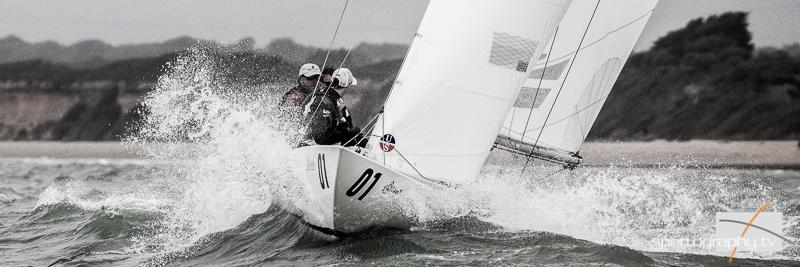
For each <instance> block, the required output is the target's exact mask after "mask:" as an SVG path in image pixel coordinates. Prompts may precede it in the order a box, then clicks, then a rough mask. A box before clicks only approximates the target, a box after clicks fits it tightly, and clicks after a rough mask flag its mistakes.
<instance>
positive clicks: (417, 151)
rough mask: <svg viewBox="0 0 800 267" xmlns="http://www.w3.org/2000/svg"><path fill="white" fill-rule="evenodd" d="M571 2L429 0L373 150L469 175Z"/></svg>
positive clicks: (409, 165) (441, 173)
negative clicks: (531, 65) (382, 142)
mask: <svg viewBox="0 0 800 267" xmlns="http://www.w3.org/2000/svg"><path fill="white" fill-rule="evenodd" d="M568 5H569V0H538V1H537V0H526V1H515V0H481V1H444V0H433V1H431V2H430V4H429V5H428V9H427V10H426V13H425V16H424V17H423V20H422V23H421V25H420V28H419V30H418V31H417V34H416V36H415V38H414V41H413V43H412V45H411V47H410V48H409V52H408V55H407V56H406V59H405V61H404V63H403V67H402V68H401V71H400V73H399V74H398V77H397V80H396V82H395V84H394V86H393V88H392V91H391V94H390V95H389V97H388V99H387V102H386V104H385V107H384V113H383V115H382V117H381V118H379V120H378V122H377V123H376V125H375V128H374V130H373V131H372V135H373V136H374V137H373V138H372V140H371V142H370V146H369V147H368V149H369V151H370V153H371V155H372V156H373V157H374V158H375V159H376V160H378V161H381V162H383V163H384V164H385V165H387V166H389V167H391V168H395V169H398V170H400V171H402V172H405V173H407V174H410V175H414V176H422V177H425V178H429V179H436V180H441V181H445V182H448V183H464V182H468V181H470V180H473V179H474V178H475V177H476V176H477V174H478V172H479V171H480V168H481V167H482V165H483V162H484V160H485V159H486V156H487V155H488V152H489V150H490V149H491V147H492V144H493V142H494V140H495V137H496V136H497V134H498V132H499V131H500V128H501V127H502V124H503V120H504V118H505V116H506V114H507V113H508V111H509V109H510V108H511V105H512V104H513V103H514V101H515V99H516V96H517V93H518V92H519V89H520V88H521V86H522V84H523V82H524V81H525V79H526V78H527V77H528V75H530V72H531V68H529V67H528V66H529V65H530V64H531V63H532V62H533V61H535V60H536V59H538V57H539V56H540V53H541V52H542V51H543V48H544V46H545V44H547V43H548V42H549V41H550V38H552V35H553V32H554V30H555V28H556V25H558V23H559V22H560V21H561V18H562V17H563V15H564V13H565V12H566V7H567V6H568ZM384 136H385V138H381V137H384ZM377 139H384V140H388V141H390V142H389V143H393V144H388V143H384V145H381V144H380V143H379V142H380V141H378V140H377Z"/></svg>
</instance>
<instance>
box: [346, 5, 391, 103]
mask: <svg viewBox="0 0 800 267" xmlns="http://www.w3.org/2000/svg"><path fill="white" fill-rule="evenodd" d="M380 2H381V0H376V1H375V4H374V5H372V9H370V10H369V13H367V17H366V18H365V19H364V21H362V22H361V27H359V29H358V33H356V38H354V39H353V40H355V41H356V42H358V40H361V34H362V33H364V29H365V28H366V27H367V22H369V20H370V19H371V18H372V14H373V13H374V12H375V8H376V7H378V3H380ZM356 45H358V44H357V43H354V44H353V45H351V46H350V49H348V50H347V53H345V54H344V58H343V59H342V63H341V64H339V68H340V69H341V68H342V66H344V62H345V61H346V60H347V57H349V56H350V52H352V51H353V49H355V48H356ZM347 89H348V88H344V92H342V95H341V96H342V98H344V95H345V94H347V92H350V90H347Z"/></svg>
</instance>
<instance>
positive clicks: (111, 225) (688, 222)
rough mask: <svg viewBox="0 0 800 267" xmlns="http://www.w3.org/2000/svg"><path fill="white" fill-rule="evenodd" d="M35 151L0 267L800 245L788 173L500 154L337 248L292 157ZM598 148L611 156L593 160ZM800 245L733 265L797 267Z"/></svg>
mask: <svg viewBox="0 0 800 267" xmlns="http://www.w3.org/2000/svg"><path fill="white" fill-rule="evenodd" d="M664 143H669V142H664ZM658 144H659V146H664V144H661V143H658ZM726 144H727V143H726ZM39 145H41V144H36V143H28V144H9V143H3V144H0V147H2V148H3V149H4V150H5V149H7V148H9V147H16V148H17V149H18V151H22V152H20V153H23V152H24V153H29V154H16V155H17V156H18V157H13V156H14V155H11V156H9V155H8V154H3V156H4V158H2V159H0V255H2V257H0V266H48V265H56V266H78V265H114V266H142V265H145V266H173V265H186V266H196V265H209V266H221V265H223V266H248V265H294V266H297V265H300V266H307V265H329V264H368V265H373V264H374V265H404V266H406V265H431V264H433V265H440V264H445V265H462V264H470V265H558V266H563V265H568V266H569V265H575V266H584V265H622V266H643V265H644V266H648V265H649V266H676V265H677V266H695V265H728V263H727V260H728V259H727V252H721V251H718V250H716V249H715V248H708V247H703V246H694V245H691V243H677V242H665V241H675V240H705V239H710V238H713V237H714V223H715V219H714V218H715V217H714V216H715V213H716V212H724V211H740V212H754V211H755V210H757V209H758V208H759V207H760V206H761V205H762V204H763V203H765V202H768V203H769V208H768V210H767V211H776V212H781V213H783V214H784V221H785V222H784V229H783V234H784V235H785V236H786V238H787V239H788V240H793V241H796V240H798V239H799V238H800V222H799V219H800V171H797V170H791V169H783V168H774V167H773V168H765V167H760V168H756V167H752V168H750V167H748V168H732V167H703V166H701V165H702V164H694V165H691V164H670V162H671V161H670V160H673V159H674V157H673V159H671V158H669V157H667V158H666V159H663V160H662V163H660V164H650V165H648V166H639V165H637V164H631V162H629V161H621V162H618V163H619V164H595V165H589V164H587V166H584V167H580V168H578V169H576V170H573V171H566V170H564V171H562V170H560V169H559V168H558V167H557V166H551V165H547V164H539V163H535V164H533V165H532V166H530V167H529V168H528V169H527V171H526V172H525V173H524V174H521V173H520V171H521V166H520V165H519V164H518V161H520V160H522V159H524V158H519V157H515V156H513V155H507V154H498V153H494V154H493V155H492V157H491V159H490V160H489V162H488V163H487V165H486V166H484V171H483V172H482V174H481V175H480V177H479V178H478V180H477V181H475V182H474V183H472V184H468V185H464V186H462V187H459V188H457V189H453V190H452V191H450V192H441V195H439V196H437V197H438V198H439V199H441V201H440V203H418V205H417V206H416V207H408V208H407V209H408V210H407V212H414V213H415V214H416V215H417V216H418V218H419V223H418V226H417V227H414V228H412V229H379V228H377V229H372V230H369V231H365V232H362V233H358V234H355V235H351V236H346V237H333V236H329V235H325V234H323V233H320V232H318V231H316V230H314V229H312V228H310V227H309V226H307V225H306V224H305V223H304V222H303V221H302V220H301V219H299V218H298V217H297V216H295V215H292V214H293V213H292V212H291V211H292V210H293V209H295V208H297V207H298V205H296V203H300V202H302V200H301V199H297V198H296V196H295V195H294V194H293V192H294V191H292V190H293V189H292V188H293V186H296V184H297V181H298V178H297V177H295V176H294V174H293V173H292V172H291V171H287V170H285V169H284V165H286V164H285V163H286V158H281V157H278V156H273V157H269V156H265V157H266V158H263V160H257V161H234V162H230V161H226V160H225V159H226V158H227V159H230V156H229V155H226V154H223V155H221V157H204V158H202V159H187V160H153V159H148V160H144V159H136V158H135V153H132V152H126V151H125V150H124V149H121V150H116V149H117V148H118V147H117V146H118V145H115V144H113V143H106V144H88V146H84V145H80V146H76V147H79V148H75V150H72V151H69V150H63V148H64V146H67V147H69V146H72V145H74V144H69V143H67V144H60V145H52V146H50V145H48V146H44V147H41V148H30V147H31V146H39ZM723 145H725V144H723ZM740 145H741V144H740ZM749 145H751V146H752V145H758V144H757V143H755V144H749ZM25 146H28V148H25ZM592 146H593V145H591V144H589V146H587V148H588V147H592ZM603 146H610V147H613V144H602V145H595V148H597V149H600V148H602V147H603ZM640 146H641V145H640ZM644 146H645V147H646V145H644ZM746 146H748V144H746V145H745V147H746ZM109 147H111V148H110V149H111V151H109ZM115 147H117V148H115ZM665 147H668V148H669V147H672V146H665ZM790 148H792V149H796V148H795V147H790ZM36 149H41V151H44V152H42V153H45V154H42V155H35V153H40V152H41V151H40V152H32V151H35V150H36ZM80 149H85V150H86V151H83V152H81V153H79V154H78V155H76V154H69V153H77V152H79V151H77V150H80ZM103 149H106V150H105V151H102V150H103ZM605 149H608V148H607V147H606V148H605ZM626 149H630V148H622V149H618V150H615V149H609V150H607V151H606V152H604V153H600V154H607V153H612V152H615V151H616V152H617V153H622V154H625V153H631V152H629V151H630V150H626ZM662 149H667V148H662ZM669 149H672V148H669ZM684 149H685V147H684ZM48 150H49V151H50V152H47V151H48ZM631 150H633V149H631ZM708 150H709V148H708V147H703V146H699V147H697V148H696V150H695V151H696V152H697V154H702V153H705V152H703V151H706V152H707V151H708ZM5 151H6V152H3V153H9V152H8V150H5ZM53 151H55V152H53ZM59 151H61V152H59ZM120 151H122V152H120ZM596 151H597V150H596ZM651 151H652V150H651ZM684 151H685V150H684ZM787 151H789V150H787ZM48 153H49V155H56V156H53V157H42V156H46V155H48ZM58 153H66V154H58ZM125 153H128V154H125ZM242 153H244V152H242ZM593 153H598V152H593ZM643 153H644V152H643ZM647 153H650V152H647ZM741 153H744V154H747V153H755V152H752V151H751V152H741ZM786 153H790V152H786ZM244 154H247V153H244ZM589 154H590V153H589V152H588V151H587V154H586V161H587V162H591V161H592V160H597V159H595V158H592V157H590V156H588V155H589ZM697 154H694V155H697ZM755 154H758V153H755ZM767 154H769V153H767ZM58 155H62V156H58ZM625 155H635V154H625ZM643 155H644V154H643ZM682 155H683V154H682ZM729 155H730V154H729ZM76 156H81V157H82V158H76ZM608 157H610V156H608ZM608 157H606V158H608ZM648 157H649V156H648ZM735 157H737V156H735V155H734V156H732V157H726V158H727V159H731V158H735ZM248 160H249V159H248ZM632 160H637V159H632ZM638 160H641V159H638ZM760 160H763V159H760ZM248 162H260V165H257V164H254V163H251V164H248ZM523 162H524V161H523ZM655 162H658V161H655ZM718 162H719V161H718ZM695 163H696V161H695ZM797 244H798V243H797V242H794V244H788V243H787V244H785V248H784V249H783V250H781V251H779V252H776V253H769V254H746V253H745V254H740V255H738V257H737V258H736V259H734V261H733V262H734V265H741V266H797V265H800V246H798V245H797Z"/></svg>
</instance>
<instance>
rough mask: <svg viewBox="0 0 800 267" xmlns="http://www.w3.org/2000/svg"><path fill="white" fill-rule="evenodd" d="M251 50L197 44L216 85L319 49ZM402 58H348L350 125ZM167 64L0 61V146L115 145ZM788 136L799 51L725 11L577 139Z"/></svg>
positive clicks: (358, 53)
mask: <svg viewBox="0 0 800 267" xmlns="http://www.w3.org/2000/svg"><path fill="white" fill-rule="evenodd" d="M3 42H6V43H8V42H17V43H18V41H14V40H11V41H9V38H6V39H5V40H0V58H3V57H4V54H3V53H6V54H5V55H6V58H8V57H7V54H8V53H9V52H8V50H3V49H5V48H3V47H6V48H7V47H9V46H3V45H2V43H3ZM253 43H254V42H253V41H252V39H243V40H242V41H240V42H239V43H238V44H235V45H230V46H220V45H215V44H213V43H206V44H211V47H218V49H220V51H225V52H224V53H218V54H219V56H220V57H219V58H218V62H219V64H222V65H223V66H224V67H223V68H221V69H224V70H225V72H224V73H220V74H221V75H227V76H226V78H227V80H229V81H234V82H239V83H250V84H256V85H258V84H267V83H272V84H275V83H277V84H284V85H285V86H286V87H287V88H288V87H289V86H291V84H292V83H293V82H294V81H293V80H294V75H296V69H297V67H298V66H299V65H300V64H302V63H305V62H315V63H317V64H321V63H322V61H323V60H324V57H325V54H326V52H327V51H326V50H325V49H320V48H314V47H308V46H303V45H301V44H298V43H296V42H294V41H292V40H290V39H276V40H274V41H272V42H271V43H270V44H269V45H267V46H266V47H265V48H263V49H258V48H254V47H253ZM95 45H96V46H97V47H105V46H103V45H100V44H95ZM405 50H406V47H404V46H399V45H391V44H377V45H375V44H362V45H359V46H358V47H356V48H355V49H354V50H353V52H352V53H351V54H350V55H349V56H348V60H347V63H348V64H347V66H348V67H350V68H351V69H352V70H353V72H354V73H355V74H356V76H357V77H358V78H359V86H356V87H355V88H353V89H350V91H346V92H345V93H344V98H345V101H347V103H348V105H349V107H350V109H351V111H352V112H353V114H354V115H353V117H354V119H355V122H356V124H357V125H363V124H364V123H366V122H367V121H369V120H370V119H371V118H372V117H371V116H372V115H373V114H375V112H376V111H378V110H379V109H380V106H381V104H382V103H383V100H384V99H385V98H386V96H387V94H388V92H389V89H390V88H391V85H392V83H393V80H394V76H395V75H396V73H397V70H398V69H399V68H400V64H401V63H402V56H403V55H404V53H405ZM4 51H5V52H4ZM84 51H86V54H85V55H91V54H92V53H93V52H91V51H92V50H88V51H87V50H84ZM346 52H347V51H346V50H343V49H338V50H333V51H331V54H330V57H329V64H328V65H338V63H339V62H340V61H341V60H342V58H343V57H344V55H345V54H346ZM15 53H16V52H15ZM176 55H177V54H176V53H174V52H170V53H166V54H161V55H158V56H152V57H143V58H129V59H120V60H111V61H108V62H104V61H102V60H100V61H97V62H99V63H97V62H96V63H97V64H99V65H97V66H92V65H91V64H89V65H86V64H83V65H82V64H78V63H75V62H71V63H70V62H62V61H59V60H55V59H47V58H36V59H33V60H27V61H15V62H11V63H5V64H0V140H113V139H116V138H117V136H118V134H119V133H121V131H123V130H124V128H123V126H124V125H125V123H126V122H128V121H130V120H132V119H135V118H134V117H132V115H131V114H132V113H131V110H133V109H135V108H136V106H137V104H138V101H139V99H140V98H141V97H142V96H143V95H144V94H146V93H147V91H148V90H150V89H151V88H152V86H153V84H154V83H155V81H156V79H157V77H158V75H159V74H160V73H161V72H162V66H164V64H165V63H166V62H170V61H173V60H174V59H175V57H176ZM265 74H268V75H265ZM799 134H800V45H791V46H787V47H784V48H781V49H778V48H759V49H756V48H754V47H753V45H752V38H751V34H750V32H749V31H748V30H747V15H746V14H744V13H726V14H722V15H718V16H712V17H708V18H701V19H696V20H693V21H691V22H689V23H688V24H687V25H686V27H684V28H682V29H679V30H676V31H673V32H671V33H669V34H667V35H666V36H664V37H662V38H661V39H659V40H658V41H657V42H656V43H655V45H654V46H653V47H652V48H651V49H650V50H649V51H644V52H641V53H636V54H634V55H632V56H631V58H630V60H629V61H628V63H627V64H626V65H625V67H624V69H623V71H622V74H621V75H620V78H619V80H618V81H617V83H616V84H615V86H614V89H613V90H612V92H611V94H610V96H609V98H608V100H607V102H606V104H605V105H604V107H603V110H602V111H601V113H600V115H599V116H598V118H597V121H596V123H595V124H594V126H593V128H592V131H591V133H590V135H589V138H590V139H594V140H653V139H669V140H688V139H717V140H763V139H795V138H798V135H799Z"/></svg>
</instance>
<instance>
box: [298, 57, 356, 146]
mask: <svg viewBox="0 0 800 267" xmlns="http://www.w3.org/2000/svg"><path fill="white" fill-rule="evenodd" d="M331 78H332V79H331V82H330V84H329V85H328V86H327V87H326V88H324V89H322V88H321V89H318V90H317V91H316V93H315V96H314V100H313V101H311V102H310V103H309V104H308V105H306V110H305V111H306V116H312V118H311V124H310V126H309V128H310V132H309V137H310V138H312V139H314V141H315V142H316V143H317V144H319V145H333V144H336V143H340V142H341V143H342V146H353V145H356V144H357V143H358V145H359V146H362V147H363V144H366V140H363V135H361V133H360V132H361V129H359V128H358V127H355V126H353V119H352V117H351V116H350V112H349V111H348V110H347V106H346V105H345V103H344V100H342V96H341V94H340V91H342V90H344V89H345V88H348V87H350V86H353V85H356V84H358V80H356V78H355V77H353V73H352V72H351V71H350V70H349V69H347V68H340V69H337V70H335V71H334V72H333V74H332V75H331ZM359 141H360V142H359Z"/></svg>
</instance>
